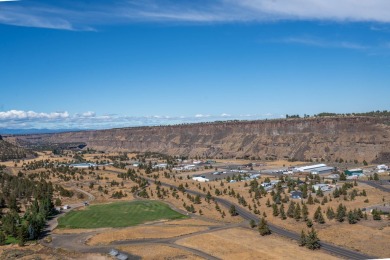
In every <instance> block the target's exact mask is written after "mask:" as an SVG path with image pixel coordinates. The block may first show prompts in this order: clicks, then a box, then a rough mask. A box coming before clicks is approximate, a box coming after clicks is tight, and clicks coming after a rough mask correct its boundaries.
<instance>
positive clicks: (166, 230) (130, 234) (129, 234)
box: [88, 225, 207, 245]
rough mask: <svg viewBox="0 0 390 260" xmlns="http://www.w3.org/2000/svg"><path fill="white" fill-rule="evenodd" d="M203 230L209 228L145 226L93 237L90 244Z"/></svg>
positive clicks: (172, 235) (162, 236) (173, 235)
mask: <svg viewBox="0 0 390 260" xmlns="http://www.w3.org/2000/svg"><path fill="white" fill-rule="evenodd" d="M203 230H207V227H193V226H153V225H151V226H148V225H143V226H138V227H130V228H125V229H119V230H112V229H111V230H108V231H106V232H103V233H100V234H98V235H96V236H94V237H92V238H91V239H90V240H89V242H88V244H89V245H102V244H109V243H111V242H113V241H118V240H131V239H146V238H168V237H177V236H182V235H185V234H191V233H194V232H199V231H203Z"/></svg>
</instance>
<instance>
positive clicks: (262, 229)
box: [258, 217, 271, 236]
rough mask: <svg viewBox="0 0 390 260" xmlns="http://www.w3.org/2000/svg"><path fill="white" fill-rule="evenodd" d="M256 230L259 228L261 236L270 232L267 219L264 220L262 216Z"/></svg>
mask: <svg viewBox="0 0 390 260" xmlns="http://www.w3.org/2000/svg"><path fill="white" fill-rule="evenodd" d="M258 230H259V233H260V235H262V236H265V235H269V234H271V230H270V229H269V227H268V224H267V221H266V220H265V218H264V217H263V218H261V220H260V223H259V227H258Z"/></svg>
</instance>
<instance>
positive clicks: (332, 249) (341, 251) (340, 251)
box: [146, 178, 377, 259]
mask: <svg viewBox="0 0 390 260" xmlns="http://www.w3.org/2000/svg"><path fill="white" fill-rule="evenodd" d="M146 179H147V180H149V181H150V182H152V181H154V180H152V179H148V178H146ZM161 185H163V186H166V187H169V188H170V187H172V188H176V189H177V188H178V187H177V186H175V185H172V184H169V183H164V182H161ZM186 192H187V193H190V194H192V195H199V196H202V197H205V194H204V193H201V192H198V191H193V190H188V189H187V190H186ZM214 198H215V200H216V201H217V202H218V203H219V204H221V205H224V206H225V207H227V208H230V206H231V205H234V206H235V207H236V210H237V212H238V213H239V214H240V216H241V217H243V218H244V219H246V220H252V219H253V220H254V221H256V222H258V219H259V217H258V216H257V215H255V214H253V213H251V212H249V211H248V210H246V209H244V208H242V207H240V206H239V205H237V204H235V203H232V202H230V201H228V200H226V199H222V198H218V197H214ZM268 225H269V228H270V229H271V231H272V232H273V233H275V234H278V235H281V236H284V237H287V238H290V239H294V240H299V238H300V235H299V234H297V233H295V232H292V231H289V230H286V229H283V228H281V227H279V226H276V225H274V224H271V223H268ZM320 243H321V248H322V249H324V250H325V251H327V252H329V253H331V254H334V255H337V256H340V257H343V258H347V259H373V258H377V257H374V256H369V255H366V254H362V253H359V252H356V251H352V250H350V249H346V248H342V247H339V246H335V245H332V244H330V243H327V242H323V241H321V242H320Z"/></svg>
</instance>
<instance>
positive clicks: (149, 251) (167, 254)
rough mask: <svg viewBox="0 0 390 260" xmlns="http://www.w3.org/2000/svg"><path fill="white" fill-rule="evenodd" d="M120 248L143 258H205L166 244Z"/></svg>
mask: <svg viewBox="0 0 390 260" xmlns="http://www.w3.org/2000/svg"><path fill="white" fill-rule="evenodd" d="M119 249H120V250H123V251H125V252H127V253H130V254H132V255H137V256H140V257H142V259H188V260H195V259H203V258H201V257H198V256H196V255H194V254H192V253H190V252H187V251H184V250H181V249H178V248H173V247H170V246H165V245H136V246H123V247H120V248H119Z"/></svg>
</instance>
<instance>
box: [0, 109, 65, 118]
mask: <svg viewBox="0 0 390 260" xmlns="http://www.w3.org/2000/svg"><path fill="white" fill-rule="evenodd" d="M68 117H69V113H68V112H66V111H65V112H52V113H37V112H34V111H22V110H9V111H6V112H0V120H19V119H25V120H30V119H63V118H68Z"/></svg>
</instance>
